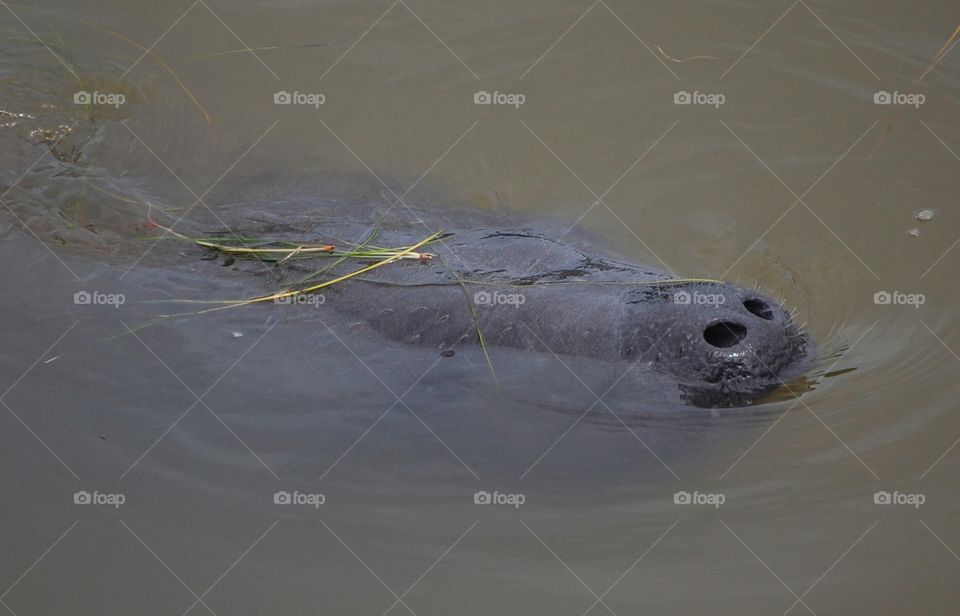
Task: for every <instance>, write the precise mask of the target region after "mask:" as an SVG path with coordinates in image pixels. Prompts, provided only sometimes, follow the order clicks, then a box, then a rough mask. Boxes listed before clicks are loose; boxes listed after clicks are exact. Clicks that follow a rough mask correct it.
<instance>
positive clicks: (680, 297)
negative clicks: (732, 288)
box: [672, 291, 727, 306]
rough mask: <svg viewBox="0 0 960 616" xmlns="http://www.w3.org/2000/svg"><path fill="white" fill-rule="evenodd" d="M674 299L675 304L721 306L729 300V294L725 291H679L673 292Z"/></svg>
mask: <svg viewBox="0 0 960 616" xmlns="http://www.w3.org/2000/svg"><path fill="white" fill-rule="evenodd" d="M672 300H673V303H674V304H680V305H683V306H720V305H722V304H723V303H724V302H725V301H727V296H726V295H724V294H723V293H700V292H699V291H695V292H693V293H691V292H689V291H677V292H676V293H674V294H673V296H672Z"/></svg>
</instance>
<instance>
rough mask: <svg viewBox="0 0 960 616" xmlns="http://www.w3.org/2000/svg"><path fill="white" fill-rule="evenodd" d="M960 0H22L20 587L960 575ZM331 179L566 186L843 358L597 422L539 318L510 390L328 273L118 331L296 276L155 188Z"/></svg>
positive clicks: (218, 194) (16, 515) (214, 202)
mask: <svg viewBox="0 0 960 616" xmlns="http://www.w3.org/2000/svg"><path fill="white" fill-rule="evenodd" d="M188 8H189V10H188V11H187V12H186V13H184V11H185V10H187V9H188ZM958 24H960V13H958V11H957V8H956V6H953V5H951V4H950V3H947V2H932V1H930V2H923V3H921V4H919V5H910V6H907V5H901V4H894V3H889V2H882V3H876V2H871V3H868V2H856V3H845V4H844V5H842V6H831V5H827V4H824V3H806V2H803V1H800V2H796V3H793V4H790V3H789V2H784V3H760V2H715V3H702V2H689V3H679V4H678V3H667V2H654V3H647V4H644V5H642V6H635V5H632V4H629V3H624V2H614V1H598V2H596V3H594V4H590V3H589V2H584V3H560V4H557V3H541V2H532V3H523V4H519V5H518V4H517V3H508V2H493V1H491V2H479V3H472V4H469V5H459V4H450V3H440V2H425V1H421V0H410V1H401V0H398V1H397V2H395V3H393V4H390V3H389V2H384V3H356V2H339V1H338V2H323V3H317V4H315V5H309V4H308V3H302V2H297V1H289V0H288V1H282V2H260V3H254V2H233V3H230V4H229V5H227V4H225V3H213V2H205V1H200V2H198V3H196V4H193V5H190V4H189V3H183V4H178V3H167V4H163V5H161V6H157V5H155V4H154V3H143V4H142V5H139V6H138V5H137V4H136V3H117V2H113V3H111V2H92V1H88V0H81V1H80V2H71V3H67V2H62V1H54V2H47V3H39V4H37V5H30V6H26V5H20V4H9V8H2V7H0V82H2V90H0V126H2V127H0V140H2V142H0V143H2V147H0V194H2V200H3V202H4V204H5V207H4V208H2V209H0V225H2V228H0V237H2V240H0V255H2V257H3V260H4V263H5V267H4V270H3V271H4V274H3V280H4V293H3V297H2V300H0V302H2V304H0V305H2V316H3V323H4V326H3V328H2V331H3V347H2V353H0V375H2V379H3V380H2V385H0V395H2V397H0V401H2V402H3V406H4V409H3V411H2V414H0V439H2V441H0V446H2V449H3V452H4V458H3V459H4V464H3V469H4V470H3V471H2V472H0V486H2V490H3V499H2V500H0V510H2V525H0V544H2V546H3V548H2V552H3V554H4V558H3V559H0V600H2V603H0V605H2V606H3V607H4V609H5V610H6V611H8V612H10V613H11V614H19V615H26V614H57V613H71V614H104V613H108V614H109V613H145V614H177V613H183V614H185V613H187V612H191V613H196V612H198V611H199V612H204V611H206V612H210V613H219V614H226V613H230V614H233V613H276V614H298V613H317V612H320V613H330V614H361V613H362V614H370V613H372V614H386V613H388V612H389V613H396V612H409V613H411V614H417V615H426V614H441V613H465V614H466V613H523V614H587V613H603V612H608V613H611V614H620V615H622V614H630V613H636V612H639V611H641V610H642V611H646V612H651V613H659V614H674V613H675V614H691V613H710V614H718V613H719V614H744V613H774V614H786V613H800V612H810V613H815V614H902V613H929V614H953V613H955V612H956V607H955V606H956V603H957V600H958V598H960V592H958V590H957V580H958V579H960V562H958V561H960V558H958V556H957V554H958V553H960V528H958V526H957V523H956V522H957V519H958V514H960V499H958V498H957V495H956V482H955V477H956V473H957V471H958V469H960V447H957V448H954V446H955V445H956V444H957V442H958V438H960V421H958V419H957V414H956V400H957V399H958V394H960V389H958V383H960V378H958V377H960V357H958V353H960V329H958V326H957V323H956V319H955V318H954V317H955V308H956V306H957V305H958V300H960V297H958V292H957V290H956V285H955V284H954V283H953V281H954V279H955V276H956V271H957V269H956V268H957V260H958V259H960V254H958V250H955V249H954V246H955V244H956V242H957V239H958V235H960V225H958V216H960V214H958V213H957V208H956V200H957V182H958V181H957V177H958V173H957V170H958V165H960V158H958V156H957V153H958V152H960V127H958V125H957V120H958V117H960V115H958V111H960V80H958V77H957V74H958V73H957V71H958V68H960V59H958V57H957V55H956V54H957V53H960V52H957V51H955V50H953V51H952V53H950V52H948V53H947V54H946V55H945V56H944V57H943V59H942V60H941V61H940V62H938V63H937V65H936V66H935V67H934V68H933V69H932V70H931V71H930V72H929V74H927V75H926V77H925V78H924V80H923V81H922V82H921V84H920V85H919V87H917V88H916V89H915V90H912V89H911V84H912V83H913V82H914V80H915V79H916V78H917V77H918V76H919V75H920V74H921V73H922V72H923V71H924V69H925V67H926V66H927V65H928V64H929V62H930V60H931V59H932V58H933V57H934V56H935V55H936V54H937V52H938V50H940V49H941V46H942V45H943V44H944V42H945V41H946V40H947V39H948V37H950V35H951V33H952V32H953V31H954V29H955V28H956V27H957V26H958ZM247 47H250V48H254V49H255V50H257V51H256V53H255V54H254V53H251V52H250V51H247V50H246V48H247ZM81 92H85V93H87V94H88V95H89V96H90V100H91V101H92V103H91V104H75V102H74V100H75V99H74V97H75V96H79V98H78V99H77V100H78V102H79V103H84V102H85V100H84V98H83V96H84V95H83V94H80V93H81ZM282 92H286V93H288V94H289V96H290V100H291V101H292V102H291V104H275V102H274V98H275V96H276V95H278V93H282ZM884 92H887V93H889V97H890V99H891V100H893V101H894V104H883V103H884V101H885V100H886V98H885V96H884V94H883V93H884ZM483 93H489V95H490V99H491V100H493V102H492V103H491V104H475V102H474V99H475V97H479V101H480V102H481V103H482V102H484V100H485V95H484V94H483ZM901 93H902V94H901ZM910 94H914V95H915V94H921V95H922V97H923V98H922V99H919V98H917V97H916V96H913V98H907V95H910ZM118 95H122V99H121V98H120V97H119V96H118ZM321 95H322V98H321ZM279 97H280V98H279V101H280V102H281V103H282V102H283V101H284V96H283V94H279ZM521 97H522V98H521ZM875 97H877V99H876V102H875ZM321 100H322V104H320V101H321ZM687 100H689V101H690V103H689V104H682V103H684V102H685V101H687ZM521 101H522V103H521ZM909 102H914V103H917V105H916V106H910V105H908V104H899V103H909ZM301 103H303V104H301ZM311 103H316V104H311ZM501 103H502V104H501ZM51 146H52V149H51ZM309 195H316V197H317V198H318V201H317V203H318V204H321V203H324V201H322V199H339V200H340V201H339V202H340V203H351V204H358V205H357V207H368V206H369V207H371V208H372V207H374V206H377V205H379V206H383V205H389V204H390V203H393V202H394V201H395V200H396V199H397V197H399V196H401V195H402V196H403V197H404V201H405V202H409V203H411V204H434V206H435V207H436V209H438V210H439V212H441V213H443V212H444V211H446V212H448V213H449V215H451V216H455V215H456V214H455V212H457V211H461V209H462V208H464V207H466V208H472V209H475V210H477V211H481V210H486V211H489V212H491V215H496V216H501V217H507V218H509V217H510V216H512V215H515V216H517V217H518V218H520V217H522V218H524V219H525V220H529V219H531V218H533V219H541V220H543V221H544V224H545V225H549V226H550V228H559V229H561V230H565V229H567V228H569V227H570V226H571V225H573V224H574V223H575V222H576V223H577V227H576V228H575V229H574V230H573V231H572V232H571V233H572V234H573V235H576V236H585V237H589V238H591V241H593V242H595V243H596V242H600V243H603V244H604V245H605V246H607V247H608V248H609V249H611V250H613V251H616V252H619V253H621V254H625V255H628V256H629V257H630V258H632V259H635V260H637V261H641V262H647V263H650V264H652V265H656V266H658V267H660V268H664V269H669V270H671V271H674V272H676V273H679V274H683V275H689V276H704V277H715V278H724V279H729V280H733V281H737V282H740V283H741V284H745V285H753V284H758V285H760V286H761V287H762V288H764V289H765V290H767V291H768V292H771V293H773V294H775V295H778V296H780V297H782V298H783V300H784V302H785V303H786V304H787V305H788V306H790V307H794V308H796V309H797V311H798V319H799V320H801V321H803V322H806V323H807V326H808V328H809V330H810V332H811V333H812V335H813V336H814V338H815V339H816V340H817V342H818V344H819V345H820V347H821V350H822V354H823V361H822V362H821V364H820V365H819V366H818V367H817V368H816V369H815V370H814V371H813V372H812V373H811V375H809V381H810V382H812V383H815V385H814V386H813V388H812V390H810V391H809V392H807V393H806V394H804V396H803V397H802V398H801V399H800V400H799V401H798V400H796V399H794V398H792V397H791V396H789V395H783V396H780V397H781V398H783V401H779V402H770V403H768V404H763V405H759V406H755V407H752V408H749V409H739V410H731V411H721V412H719V413H716V414H711V413H710V412H708V411H704V412H700V411H689V412H688V414H677V415H676V416H671V415H669V414H668V415H666V416H664V415H663V414H655V413H647V412H645V411H644V409H643V407H642V401H638V404H637V408H627V409H624V410H623V412H624V415H623V417H625V418H626V419H625V421H624V422H623V423H621V422H619V421H617V420H616V419H615V418H614V417H613V416H612V414H609V413H606V412H603V411H600V412H594V413H591V414H590V415H588V416H587V417H585V418H584V419H583V420H582V421H578V418H579V417H580V416H581V414H582V412H583V410H584V409H586V408H588V407H590V406H591V405H592V404H593V403H594V402H595V398H594V397H593V396H592V395H591V394H590V393H589V392H587V391H585V390H583V389H582V388H578V387H577V385H576V383H575V382H573V381H572V380H571V378H570V377H569V374H568V373H566V372H565V371H564V370H563V369H562V367H559V366H557V365H551V363H550V361H551V360H550V358H546V359H543V358H541V359H539V360H536V361H533V360H531V361H530V364H529V371H522V372H521V373H518V374H514V375H512V376H513V378H514V379H515V382H518V383H520V384H522V385H523V386H524V388H525V390H526V392H527V395H526V396H521V397H509V396H502V395H497V394H496V393H495V392H494V391H493V389H492V388H491V386H490V382H489V378H488V377H489V373H488V372H486V370H487V368H486V366H485V363H484V360H483V358H482V357H480V356H471V354H469V353H463V354H458V356H457V358H458V359H457V361H456V362H441V363H437V361H436V360H437V358H436V356H435V354H433V353H429V352H418V351H417V352H415V351H410V350H409V349H404V348H399V347H398V346H397V345H390V344H384V343H383V341H382V340H379V339H377V338H376V337H374V336H371V335H368V334H366V333H363V332H357V331H355V330H354V329H353V328H351V327H349V323H347V322H345V321H343V320H340V321H338V320H337V319H335V318H330V317H328V316H327V315H326V313H321V312H318V311H312V310H311V309H309V308H307V309H303V310H282V309H279V308H278V307H270V308H259V307H254V308H251V309H249V310H233V311H226V312H221V313H215V314H213V315H206V316H203V317H196V316H185V317H181V318H176V319H165V320H162V321H161V322H160V323H158V324H155V325H152V326H149V327H145V328H143V329H140V330H138V331H137V335H138V337H135V336H132V335H129V334H128V335H124V336H119V337H114V336H116V335H117V334H121V333H124V332H125V331H126V329H125V325H127V326H130V327H135V326H136V325H139V324H143V323H145V322H149V321H150V320H151V319H152V318H153V317H154V316H155V315H156V314H158V313H162V312H169V308H170V305H169V303H166V304H157V303H151V302H152V301H153V300H170V299H172V298H185V297H247V296H249V295H250V294H251V293H257V292H261V291H263V290H265V289H268V288H271V279H270V277H269V276H264V277H260V278H252V277H251V276H249V275H247V274H245V275H241V274H238V273H235V272H232V271H231V270H230V269H229V268H216V267H215V266H213V265H210V264H201V263H197V253H196V252H195V251H190V250H183V251H180V250H179V248H177V247H176V246H175V245H173V244H169V243H162V244H160V245H159V246H157V247H156V248H154V249H150V251H149V252H148V253H147V254H146V255H145V254H144V253H145V252H146V251H147V249H148V248H150V246H151V242H150V241H149V240H147V239H145V238H146V237H147V236H148V235H150V234H151V233H152V232H153V231H152V230H151V229H148V228H145V227H144V225H143V223H144V222H145V221H146V206H145V205H144V204H145V203H149V204H150V206H151V207H154V208H157V211H159V210H160V209H163V210H166V211H167V212H168V213H170V214H171V215H172V216H173V217H174V218H176V217H178V216H181V215H185V219H184V221H183V223H182V224H183V225H184V227H183V228H184V229H186V228H194V227H191V226H190V225H191V224H203V225H208V226H209V225H215V224H216V223H217V217H222V218H223V219H225V220H230V221H231V222H233V221H237V220H241V219H243V217H244V216H246V215H252V214H254V213H256V212H260V211H261V210H262V209H270V211H271V212H274V213H276V212H277V211H278V210H279V211H281V212H282V211H283V208H282V207H278V206H277V204H276V203H275V202H274V200H275V199H281V200H282V199H284V198H286V197H289V196H295V197H297V198H299V199H300V200H299V201H298V203H300V204H301V205H300V206H298V207H297V208H295V210H291V212H290V215H291V216H294V215H296V216H301V217H302V216H308V217H309V216H312V215H318V216H320V215H322V214H323V208H322V207H321V206H320V205H318V206H317V210H316V212H314V211H311V210H310V208H309V207H306V208H305V207H303V205H302V204H303V203H305V202H304V201H303V199H302V198H303V197H304V196H309ZM321 198H322V199H321ZM327 202H328V201H327ZM238 203H241V204H247V205H245V206H237V204H238ZM259 204H268V205H270V207H269V208H267V207H266V205H263V207H261V205H259ZM445 204H449V206H446V205H445ZM187 208H190V209H189V210H188V209H187ZM921 209H932V210H933V211H934V216H933V218H932V219H931V220H926V221H921V220H916V219H915V214H916V213H917V212H918V211H919V210H921ZM168 220H169V219H168ZM191 221H192V223H191ZM911 230H915V233H914V235H917V234H918V236H917V237H914V236H913V235H911V234H909V233H908V232H910V231H911ZM561 232H562V231H561ZM211 272H212V273H211ZM77 292H88V293H93V292H99V293H101V294H103V295H100V296H97V297H100V298H102V299H103V298H109V297H111V296H117V294H122V296H123V299H124V303H123V305H122V306H120V307H116V308H115V307H113V306H111V305H100V306H93V305H83V304H76V303H75V302H74V294H75V293H77ZM117 297H118V296H117ZM103 301H108V300H107V299H103ZM348 349H349V350H348ZM493 359H494V362H495V363H496V360H497V356H496V354H494V358H493ZM500 359H501V360H502V361H503V362H504V363H505V364H506V365H518V364H519V363H520V362H518V361H517V359H516V358H512V357H508V356H506V355H501V356H500ZM524 360H525V358H521V361H524ZM508 376H509V375H508ZM566 381H571V382H569V383H567V382H566ZM408 390H409V391H408ZM405 392H406V393H405ZM542 392H551V393H552V394H553V395H552V396H551V397H550V399H549V400H548V399H547V396H545V395H540V394H541V393H542ZM398 396H399V397H401V399H402V400H401V401H400V402H398V400H397V397H398ZM198 399H199V401H198ZM558 399H562V404H560V403H557V400H558ZM647 410H649V409H647ZM478 491H487V492H491V493H493V492H496V493H498V495H499V497H500V498H502V499H505V500H509V501H510V502H511V503H513V505H511V504H489V505H477V504H474V495H475V493H476V492H478ZM84 492H89V493H91V496H90V498H91V500H94V501H97V500H99V501H101V503H100V504H97V503H91V504H84V503H83V502H82V501H83V498H84V496H83V493H84ZM278 492H289V493H291V494H292V496H291V498H294V499H296V498H299V499H301V500H302V501H303V503H302V504H275V503H274V497H275V494H276V493H278ZM78 493H79V496H78V497H76V498H77V499H78V500H79V501H80V502H76V501H75V495H76V494H78ZM683 493H690V495H691V496H690V499H691V500H694V501H701V502H702V503H705V504H695V503H694V504H682V503H681V504H677V503H675V501H676V500H681V501H682V500H683ZM318 494H322V495H323V497H322V500H323V502H322V504H321V503H320V502H319V500H321V499H320V497H312V496H311V495H318ZM677 494H680V496H679V497H678V496H677ZM887 494H889V499H890V500H891V501H894V502H892V503H890V504H883V503H882V502H881V503H877V502H875V501H877V500H880V501H883V500H884V498H887V496H886V495H887ZM510 495H516V496H510ZM281 497H282V494H281ZM493 498H496V497H493ZM118 500H122V501H123V502H122V503H120V504H118V503H117V501H118ZM520 500H522V501H523V502H522V503H518V501H520ZM514 505H518V506H514Z"/></svg>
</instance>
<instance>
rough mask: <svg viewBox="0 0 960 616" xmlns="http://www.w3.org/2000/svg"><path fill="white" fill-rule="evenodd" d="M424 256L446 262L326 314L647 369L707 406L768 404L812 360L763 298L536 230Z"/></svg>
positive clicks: (407, 241) (397, 333)
mask: <svg viewBox="0 0 960 616" xmlns="http://www.w3.org/2000/svg"><path fill="white" fill-rule="evenodd" d="M357 237H359V235H358V236H357ZM423 237H424V231H423V229H422V228H419V229H407V230H393V231H383V232H382V233H381V234H380V235H379V236H377V238H376V243H377V244H379V245H389V246H408V245H412V244H414V243H416V242H417V241H419V240H420V239H422V238H423ZM425 250H429V251H430V252H432V253H433V254H435V255H436V257H435V258H433V259H430V260H428V261H414V260H404V261H399V262H395V263H392V264H390V265H387V266H385V267H382V268H379V269H377V270H375V271H371V272H370V273H368V274H366V275H364V276H363V277H362V279H353V280H349V281H346V282H344V283H338V284H336V285H333V286H331V287H328V288H327V289H325V290H324V293H325V297H326V303H325V306H327V307H329V308H331V309H334V310H338V311H340V312H345V313H348V314H350V315H352V316H354V317H357V318H358V319H359V320H361V321H363V322H366V323H369V324H370V325H371V326H372V327H373V328H374V329H375V330H377V331H378V332H380V333H382V334H383V335H385V336H388V337H390V338H393V339H396V340H399V341H402V342H404V343H409V344H418V345H429V346H432V347H435V348H436V349H438V350H440V351H441V352H442V351H444V350H449V349H452V348H453V347H455V346H457V345H463V344H474V343H477V342H478V341H479V340H481V337H482V341H483V343H484V344H486V345H488V346H490V347H512V348H515V349H521V350H531V351H538V352H551V353H555V354H557V355H558V356H561V357H562V356H564V355H567V356H578V357H587V358H592V359H597V360H603V361H613V362H624V361H626V362H643V363H644V364H645V365H649V366H651V367H652V368H653V369H655V370H656V371H658V372H660V373H662V374H666V375H671V376H672V377H673V378H675V379H676V381H677V383H678V384H679V385H681V386H684V387H687V388H689V389H690V390H691V391H696V392H699V394H700V395H701V399H702V394H703V393H704V392H706V394H707V399H708V402H707V404H709V405H724V404H740V403H743V402H744V400H745V399H746V398H744V396H747V397H749V396H751V395H754V394H762V393H765V392H768V391H770V390H772V389H773V388H775V387H776V386H777V385H779V384H781V383H782V382H783V381H784V380H787V379H789V378H793V377H795V376H798V375H799V374H800V373H802V372H803V371H804V370H805V369H806V368H808V367H809V365H810V363H811V361H812V358H813V354H814V351H813V346H812V343H811V341H810V339H809V337H808V336H807V335H806V334H805V333H804V332H803V331H802V330H801V329H800V328H798V327H797V326H796V325H795V324H794V322H793V321H792V319H791V317H790V315H789V314H788V313H787V311H785V310H784V309H783V308H782V307H781V306H780V305H779V304H778V303H777V302H776V301H774V300H772V299H771V298H769V297H767V296H765V295H763V294H761V293H759V292H757V291H754V290H750V289H745V288H742V287H738V286H735V285H731V284H726V283H719V282H683V281H681V280H677V279H674V278H673V276H671V275H670V274H667V273H665V272H662V271H658V270H656V269H652V268H649V267H645V266H641V265H636V264H631V263H626V262H623V261H620V260H616V259H613V258H610V257H608V256H604V255H601V254H596V253H591V252H589V251H587V250H584V249H581V248H578V247H575V246H572V245H568V244H564V243H562V242H558V241H555V240H551V239H549V238H547V237H545V236H544V235H542V234H540V233H537V232H535V231H531V230H528V229H507V230H504V229H487V228H474V229H471V230H467V231H457V232H453V233H448V234H447V235H446V237H444V238H443V239H442V241H438V242H435V243H433V244H431V245H430V246H429V247H427V248H426V249H425ZM353 269H356V264H355V263H354V264H349V265H344V266H341V267H340V268H339V269H335V270H333V271H331V274H337V273H346V272H349V271H352V270H353ZM713 394H715V395H716V398H715V399H711V398H710V396H712V395H713ZM724 399H726V401H727V402H724Z"/></svg>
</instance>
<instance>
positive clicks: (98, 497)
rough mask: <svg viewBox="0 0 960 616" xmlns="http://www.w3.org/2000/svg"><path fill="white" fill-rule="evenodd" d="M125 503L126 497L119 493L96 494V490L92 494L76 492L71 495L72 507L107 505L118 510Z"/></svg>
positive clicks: (83, 491)
mask: <svg viewBox="0 0 960 616" xmlns="http://www.w3.org/2000/svg"><path fill="white" fill-rule="evenodd" d="M125 502H127V497H126V496H124V495H123V494H120V493H108V492H97V491H96V490H94V491H93V492H87V491H86V490H78V491H77V492H74V493H73V504H74V505H107V506H110V507H113V508H114V509H119V508H120V505H122V504H124V503H125Z"/></svg>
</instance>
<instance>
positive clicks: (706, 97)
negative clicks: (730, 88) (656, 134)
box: [673, 90, 727, 109]
mask: <svg viewBox="0 0 960 616" xmlns="http://www.w3.org/2000/svg"><path fill="white" fill-rule="evenodd" d="M726 102H727V97H726V95H724V94H720V93H719V92H698V91H696V90H694V91H693V92H687V91H686V90H680V91H678V92H674V93H673V104H674V105H709V106H710V107H713V108H714V109H719V108H720V105H722V104H724V103H726Z"/></svg>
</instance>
